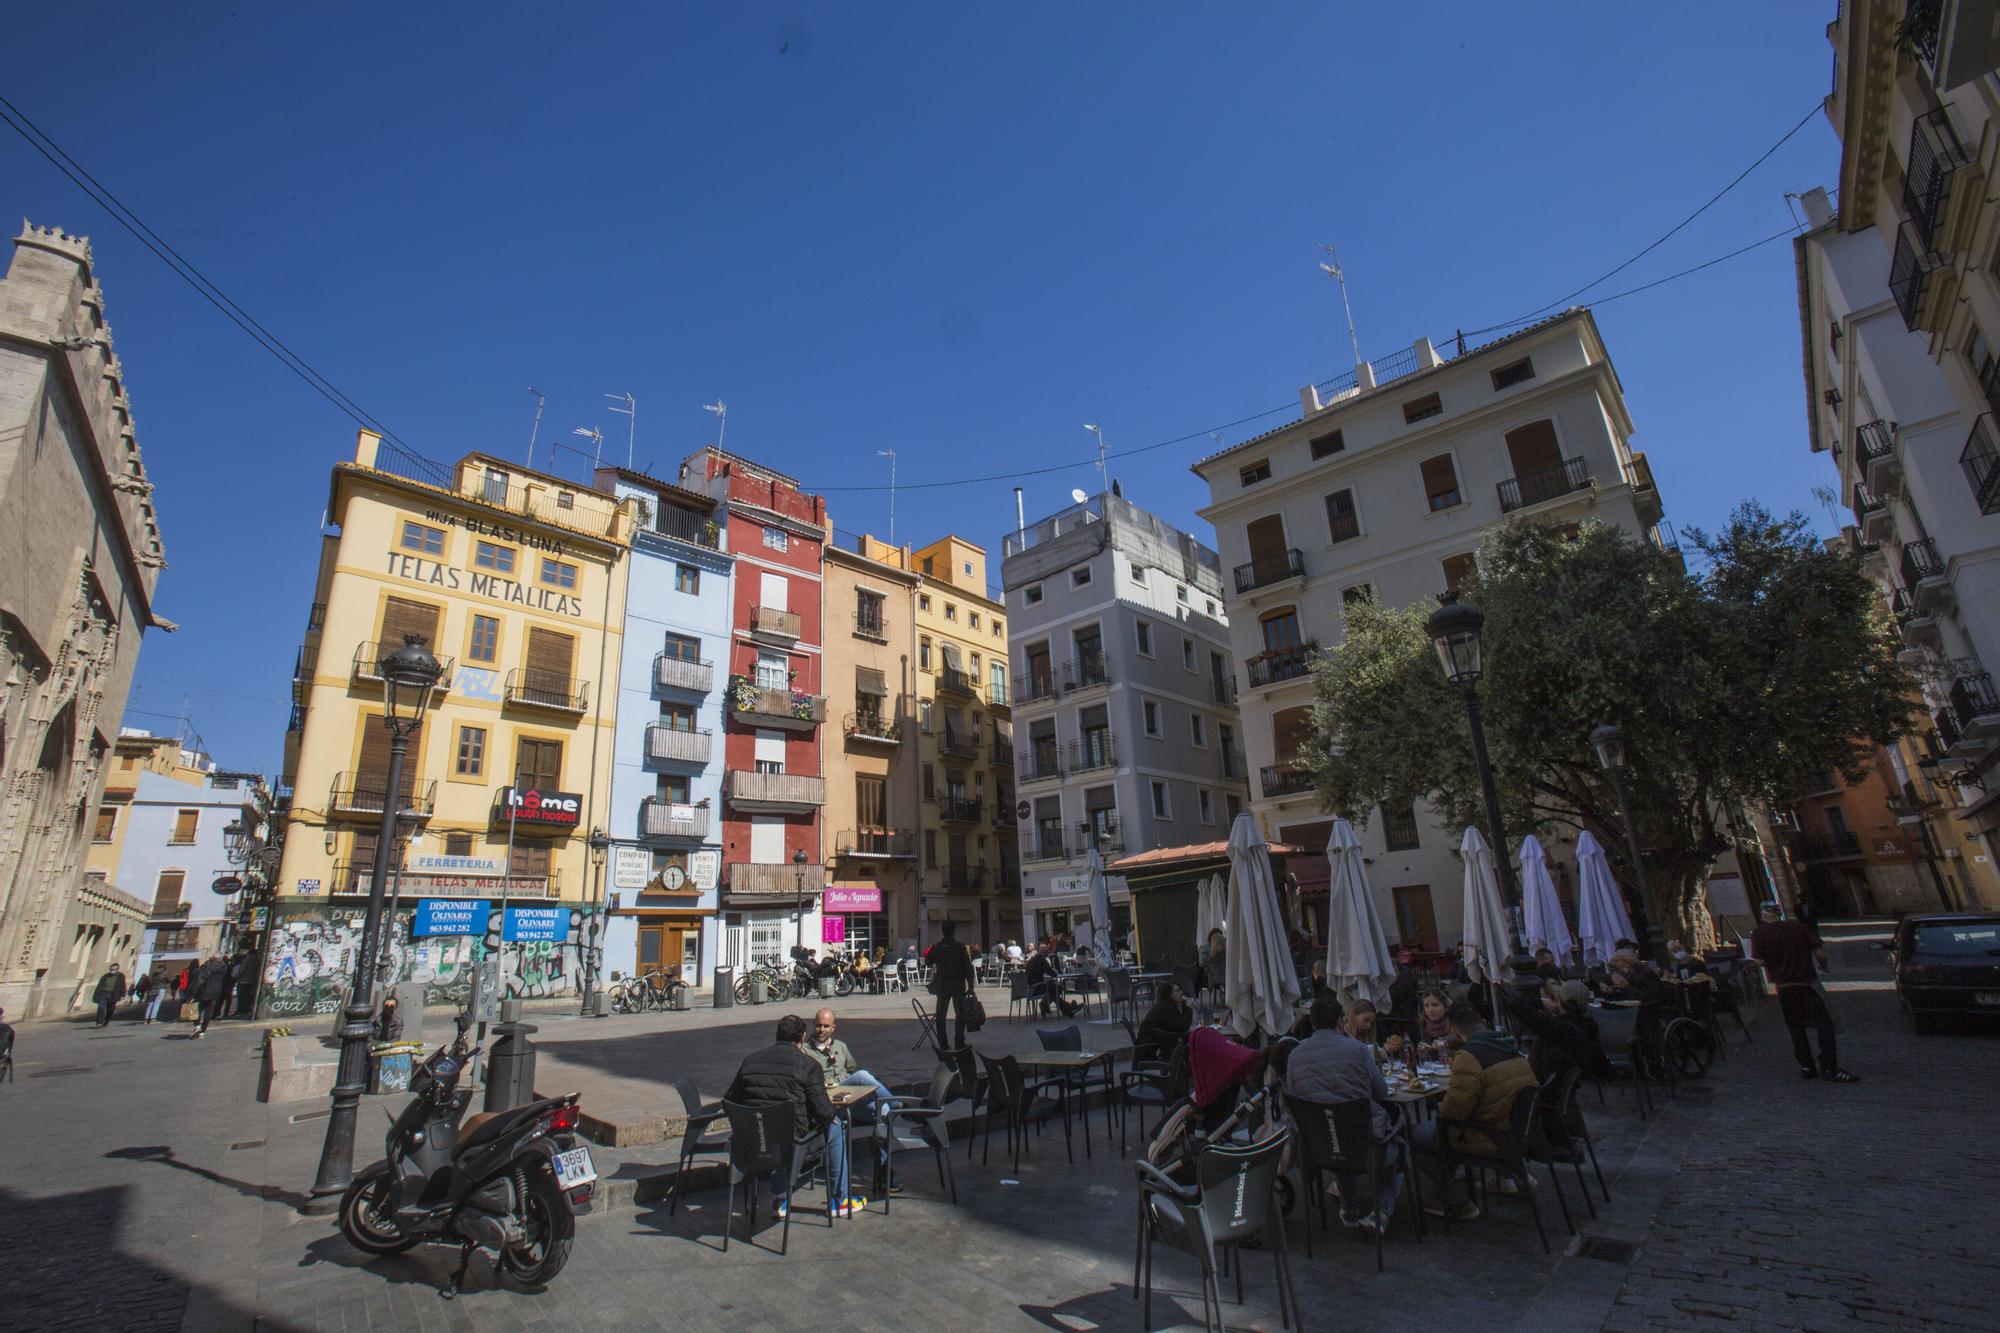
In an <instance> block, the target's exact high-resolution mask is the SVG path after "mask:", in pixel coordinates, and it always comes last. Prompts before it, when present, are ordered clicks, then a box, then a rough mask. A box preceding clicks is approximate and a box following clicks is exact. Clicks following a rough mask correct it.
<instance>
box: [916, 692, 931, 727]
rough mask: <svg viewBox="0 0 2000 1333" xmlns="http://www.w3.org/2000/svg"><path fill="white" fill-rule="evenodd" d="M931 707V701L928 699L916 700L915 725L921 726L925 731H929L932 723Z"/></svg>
mask: <svg viewBox="0 0 2000 1333" xmlns="http://www.w3.org/2000/svg"><path fill="white" fill-rule="evenodd" d="M931 708H932V703H931V701H930V700H929V699H919V700H917V725H918V726H919V727H922V728H923V729H924V730H925V731H929V730H930V729H931V724H932V717H931Z"/></svg>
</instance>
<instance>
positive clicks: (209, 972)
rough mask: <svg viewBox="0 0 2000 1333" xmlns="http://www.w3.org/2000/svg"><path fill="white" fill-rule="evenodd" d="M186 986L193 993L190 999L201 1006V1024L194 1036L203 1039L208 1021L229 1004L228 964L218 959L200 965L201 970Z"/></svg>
mask: <svg viewBox="0 0 2000 1333" xmlns="http://www.w3.org/2000/svg"><path fill="white" fill-rule="evenodd" d="M188 986H189V989H191V990H192V991H193V992H194V994H193V996H192V998H193V999H194V1000H195V1001H196V1002H198V1003H199V1004H200V1005H201V1023H200V1025H199V1026H197V1027H196V1028H195V1030H194V1035H195V1036H197V1037H203V1036H206V1035H208V1025H209V1023H210V1021H212V1020H213V1019H214V1018H215V1016H216V1015H217V1014H219V1013H221V1012H222V1009H223V1006H224V1005H226V1004H227V1003H228V1002H229V1001H228V997H229V964H227V963H225V962H223V961H222V960H221V959H220V958H211V959H209V960H208V961H207V962H205V963H203V964H202V965H201V970H200V971H198V972H196V973H195V974H194V980H193V981H191V982H189V983H188Z"/></svg>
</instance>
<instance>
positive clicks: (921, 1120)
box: [848, 1065, 959, 1216]
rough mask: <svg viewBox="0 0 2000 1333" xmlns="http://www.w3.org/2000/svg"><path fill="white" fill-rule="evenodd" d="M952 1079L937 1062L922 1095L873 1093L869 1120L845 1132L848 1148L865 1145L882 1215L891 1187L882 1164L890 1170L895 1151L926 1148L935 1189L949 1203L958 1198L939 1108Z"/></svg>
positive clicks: (949, 1095) (955, 1080)
mask: <svg viewBox="0 0 2000 1333" xmlns="http://www.w3.org/2000/svg"><path fill="white" fill-rule="evenodd" d="M958 1084H959V1076H958V1074H957V1072H956V1071H955V1070H954V1069H953V1068H952V1067H951V1066H950V1065H939V1066H938V1068H937V1070H936V1072H934V1073H933V1074H932V1075H931V1085H930V1087H929V1088H928V1089H926V1090H925V1092H924V1095H923V1096H921V1097H910V1096H896V1097H878V1098H876V1100H875V1107H876V1111H875V1123H874V1124H872V1125H860V1126H857V1127H856V1128H855V1129H854V1130H853V1131H852V1132H851V1133H850V1134H849V1135H848V1144H849V1151H850V1152H856V1151H860V1149H858V1148H856V1147H855V1146H854V1145H856V1144H866V1145H868V1146H867V1151H869V1152H871V1153H873V1154H874V1155H875V1162H876V1177H875V1189H876V1192H877V1193H878V1194H880V1195H881V1197H882V1213H883V1215H884V1216H887V1215H888V1212H889V1198H890V1195H891V1193H892V1191H891V1190H890V1189H889V1188H888V1184H889V1182H888V1181H887V1180H886V1179H884V1178H883V1177H882V1174H881V1173H882V1171H883V1169H885V1168H886V1169H887V1170H888V1171H889V1172H890V1173H892V1174H893V1173H894V1171H895V1169H896V1163H895V1159H896V1154H897V1153H901V1152H913V1151H916V1150H918V1149H929V1150H930V1153H931V1155H932V1157H934V1158H935V1159H936V1161H937V1170H938V1188H939V1189H941V1190H944V1191H946V1192H947V1193H948V1194H950V1196H951V1201H952V1202H953V1203H954V1204H956V1203H957V1202H958V1178H957V1177H956V1176H954V1175H953V1174H952V1170H951V1162H950V1160H949V1158H950V1157H951V1151H950V1146H949V1145H950V1141H951V1131H950V1129H949V1128H948V1127H947V1126H946V1124H945V1108H946V1107H948V1106H949V1105H950V1104H951V1102H952V1100H953V1094H954V1093H956V1092H957V1091H958V1090H959V1089H958Z"/></svg>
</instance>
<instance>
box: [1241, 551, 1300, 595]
mask: <svg viewBox="0 0 2000 1333" xmlns="http://www.w3.org/2000/svg"><path fill="white" fill-rule="evenodd" d="M1305 576H1306V558H1305V557H1304V556H1303V555H1301V554H1300V553H1299V552H1298V551H1296V550H1286V551H1282V552H1280V553H1279V554H1277V555H1266V556H1260V557H1258V558H1257V559H1255V560H1252V561H1251V562H1250V563H1248V564H1246V565H1238V566H1237V567H1236V591H1237V593H1238V595H1241V594H1243V593H1249V592H1256V591H1257V590H1258V589H1259V588H1275V587H1277V586H1278V585H1279V584H1282V583H1290V582H1292V581H1293V580H1295V579H1303V578H1305Z"/></svg>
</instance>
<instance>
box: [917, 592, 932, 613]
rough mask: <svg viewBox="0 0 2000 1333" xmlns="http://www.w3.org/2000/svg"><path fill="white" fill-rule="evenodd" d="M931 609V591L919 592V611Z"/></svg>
mask: <svg viewBox="0 0 2000 1333" xmlns="http://www.w3.org/2000/svg"><path fill="white" fill-rule="evenodd" d="M930 609H931V595H930V594H929V593H927V592H920V593H918V594H917V610H919V611H928V610H930Z"/></svg>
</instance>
